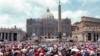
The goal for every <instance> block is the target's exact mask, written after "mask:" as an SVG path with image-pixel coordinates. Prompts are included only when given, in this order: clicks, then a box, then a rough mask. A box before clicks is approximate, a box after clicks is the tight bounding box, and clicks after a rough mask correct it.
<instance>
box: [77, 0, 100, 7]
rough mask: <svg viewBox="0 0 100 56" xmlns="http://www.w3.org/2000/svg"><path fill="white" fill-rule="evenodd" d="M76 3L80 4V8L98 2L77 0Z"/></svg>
mask: <svg viewBox="0 0 100 56" xmlns="http://www.w3.org/2000/svg"><path fill="white" fill-rule="evenodd" d="M77 1H78V2H80V3H82V6H84V5H89V4H94V3H96V2H100V0H77Z"/></svg>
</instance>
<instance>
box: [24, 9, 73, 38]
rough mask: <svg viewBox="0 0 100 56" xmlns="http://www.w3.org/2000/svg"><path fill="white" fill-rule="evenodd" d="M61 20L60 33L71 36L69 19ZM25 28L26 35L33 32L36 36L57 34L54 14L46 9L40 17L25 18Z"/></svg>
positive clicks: (50, 36) (46, 36)
mask: <svg viewBox="0 0 100 56" xmlns="http://www.w3.org/2000/svg"><path fill="white" fill-rule="evenodd" d="M61 22H62V25H61V26H62V34H63V33H64V34H65V35H66V37H69V36H71V21H70V19H68V18H65V19H62V20H61ZM26 28H27V35H28V37H31V36H32V35H33V34H35V35H36V36H45V38H54V36H55V37H57V36H58V19H55V17H54V15H53V14H52V13H51V12H50V10H49V9H47V11H46V13H45V14H44V15H43V16H42V18H41V19H35V18H29V19H27V24H26ZM48 36H49V37H48Z"/></svg>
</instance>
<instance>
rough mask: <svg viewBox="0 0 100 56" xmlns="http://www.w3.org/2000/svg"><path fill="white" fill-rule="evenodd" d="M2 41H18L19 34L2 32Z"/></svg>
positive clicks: (0, 38) (0, 36) (0, 34)
mask: <svg viewBox="0 0 100 56" xmlns="http://www.w3.org/2000/svg"><path fill="white" fill-rule="evenodd" d="M0 40H3V41H4V40H7V41H17V33H13V32H0Z"/></svg>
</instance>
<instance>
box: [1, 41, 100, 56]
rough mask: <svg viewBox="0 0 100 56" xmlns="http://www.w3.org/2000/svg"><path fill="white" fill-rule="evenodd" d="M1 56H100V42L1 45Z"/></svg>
mask: <svg viewBox="0 0 100 56" xmlns="http://www.w3.org/2000/svg"><path fill="white" fill-rule="evenodd" d="M0 56H100V43H99V42H98V43H97V42H44V43H37V42H33V41H25V42H13V43H0Z"/></svg>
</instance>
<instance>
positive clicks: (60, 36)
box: [58, 0, 62, 41]
mask: <svg viewBox="0 0 100 56" xmlns="http://www.w3.org/2000/svg"><path fill="white" fill-rule="evenodd" d="M58 38H59V41H61V39H62V23H61V5H60V0H59V5H58Z"/></svg>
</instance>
